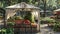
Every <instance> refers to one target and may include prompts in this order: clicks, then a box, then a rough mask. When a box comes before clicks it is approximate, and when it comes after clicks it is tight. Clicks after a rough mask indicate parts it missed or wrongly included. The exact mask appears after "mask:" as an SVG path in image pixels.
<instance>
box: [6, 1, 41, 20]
mask: <svg viewBox="0 0 60 34" xmlns="http://www.w3.org/2000/svg"><path fill="white" fill-rule="evenodd" d="M17 9H19V10H20V11H22V9H24V11H25V10H26V11H29V10H30V11H31V10H32V11H35V10H37V11H39V10H40V8H39V7H36V6H34V5H31V4H27V3H25V2H21V3H18V4H15V5H12V6H8V7H6V14H7V19H8V18H9V17H11V16H14V15H15V14H16V11H17Z"/></svg>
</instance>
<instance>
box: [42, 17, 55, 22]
mask: <svg viewBox="0 0 60 34" xmlns="http://www.w3.org/2000/svg"><path fill="white" fill-rule="evenodd" d="M41 20H42V21H47V22H48V23H53V22H55V20H54V19H51V18H49V17H45V18H44V19H41Z"/></svg>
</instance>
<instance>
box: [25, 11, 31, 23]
mask: <svg viewBox="0 0 60 34" xmlns="http://www.w3.org/2000/svg"><path fill="white" fill-rule="evenodd" d="M24 19H28V20H30V21H31V22H32V14H31V13H30V12H28V13H27V14H26V16H25V17H24Z"/></svg>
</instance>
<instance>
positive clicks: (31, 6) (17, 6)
mask: <svg viewBox="0 0 60 34" xmlns="http://www.w3.org/2000/svg"><path fill="white" fill-rule="evenodd" d="M6 8H33V9H34V8H35V9H40V8H39V7H36V6H34V5H32V4H27V3H25V2H21V3H18V4H15V5H12V6H8V7H6Z"/></svg>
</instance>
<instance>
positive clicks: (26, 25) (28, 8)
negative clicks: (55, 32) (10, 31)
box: [5, 2, 40, 32]
mask: <svg viewBox="0 0 60 34" xmlns="http://www.w3.org/2000/svg"><path fill="white" fill-rule="evenodd" d="M5 16H6V17H5V18H6V22H7V23H8V22H15V25H14V27H13V28H15V32H16V31H17V29H19V30H20V31H24V32H28V31H30V32H35V31H40V8H38V7H35V6H34V5H31V4H27V3H25V2H21V3H18V4H15V5H12V6H8V7H6V14H5ZM11 18H14V19H12V20H10V19H11ZM7 23H6V25H7ZM16 28H17V29H16ZM19 30H18V31H19Z"/></svg>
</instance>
